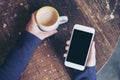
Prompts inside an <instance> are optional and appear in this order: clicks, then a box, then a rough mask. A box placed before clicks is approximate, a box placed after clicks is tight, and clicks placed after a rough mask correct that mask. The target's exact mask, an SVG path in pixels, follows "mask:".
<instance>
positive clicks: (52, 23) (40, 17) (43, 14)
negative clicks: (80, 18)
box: [36, 6, 68, 31]
mask: <svg viewBox="0 0 120 80" xmlns="http://www.w3.org/2000/svg"><path fill="white" fill-rule="evenodd" d="M36 21H37V24H38V27H39V28H40V29H41V30H43V31H50V30H54V29H57V28H58V26H59V25H60V24H63V23H66V22H67V21H68V17H67V16H59V13H58V11H57V10H56V9H55V8H54V7H51V6H45V7H42V8H40V9H39V10H38V11H37V12H36Z"/></svg>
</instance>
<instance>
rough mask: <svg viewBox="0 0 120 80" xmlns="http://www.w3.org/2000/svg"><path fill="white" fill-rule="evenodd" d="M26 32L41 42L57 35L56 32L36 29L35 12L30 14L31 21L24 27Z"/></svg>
mask: <svg viewBox="0 0 120 80" xmlns="http://www.w3.org/2000/svg"><path fill="white" fill-rule="evenodd" d="M26 31H28V32H30V33H32V34H33V35H35V36H37V37H38V38H40V39H41V40H43V39H45V38H47V37H49V36H51V35H53V34H55V33H57V30H51V31H47V32H44V31H41V30H40V29H39V28H38V25H37V23H36V21H35V12H34V13H33V14H32V16H31V20H30V21H29V23H28V24H27V26H26Z"/></svg>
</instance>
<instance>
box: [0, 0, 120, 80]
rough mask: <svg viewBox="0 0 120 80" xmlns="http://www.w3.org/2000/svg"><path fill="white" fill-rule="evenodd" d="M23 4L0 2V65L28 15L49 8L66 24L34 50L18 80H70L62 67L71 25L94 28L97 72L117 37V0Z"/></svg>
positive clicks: (19, 0)
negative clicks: (56, 11)
mask: <svg viewBox="0 0 120 80" xmlns="http://www.w3.org/2000/svg"><path fill="white" fill-rule="evenodd" d="M27 1H28V3H27ZM27 1H26V0H0V21H1V22H0V63H2V62H3V61H4V59H5V57H6V56H7V55H8V52H9V51H10V49H11V48H13V47H14V46H15V43H16V40H17V38H18V37H19V35H21V34H22V32H23V31H24V29H25V26H26V24H27V22H28V21H29V19H30V13H32V12H34V11H36V10H37V9H39V8H40V7H42V6H46V5H50V6H53V7H55V8H56V9H57V10H58V11H59V13H60V16H64V15H65V16H68V18H69V21H68V23H66V24H63V25H60V26H59V28H58V33H57V34H55V35H54V36H51V37H50V38H49V39H46V40H44V41H43V42H42V44H40V45H39V46H38V47H37V48H36V50H35V52H34V54H33V57H32V58H31V60H30V62H29V64H28V66H27V67H26V70H25V71H24V73H23V76H22V77H21V80H70V78H71V80H73V75H72V74H73V71H72V69H69V68H66V67H65V66H64V65H63V62H64V58H63V54H64V53H65V52H66V51H65V50H64V48H65V46H66V44H65V42H66V40H69V38H70V35H71V31H72V28H73V26H74V24H82V25H86V26H91V27H94V28H95V30H96V34H95V39H94V41H95V42H96V50H97V52H96V56H97V71H100V69H102V67H103V65H104V64H105V63H106V62H107V60H108V59H109V58H110V56H111V55H112V53H113V51H114V49H115V46H116V44H117V41H118V38H119V35H120V18H119V17H120V1H119V0H59V1H58V0H44V1H43V0H27ZM68 74H69V75H68Z"/></svg>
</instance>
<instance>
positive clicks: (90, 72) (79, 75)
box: [74, 66, 96, 80]
mask: <svg viewBox="0 0 120 80" xmlns="http://www.w3.org/2000/svg"><path fill="white" fill-rule="evenodd" d="M74 78H75V80H96V68H95V66H93V67H86V68H85V70H84V71H77V70H75V72H74Z"/></svg>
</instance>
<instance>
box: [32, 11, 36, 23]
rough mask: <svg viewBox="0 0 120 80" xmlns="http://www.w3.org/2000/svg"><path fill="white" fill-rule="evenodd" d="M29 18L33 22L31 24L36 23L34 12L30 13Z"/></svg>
mask: <svg viewBox="0 0 120 80" xmlns="http://www.w3.org/2000/svg"><path fill="white" fill-rule="evenodd" d="M31 20H32V23H33V24H37V23H36V20H35V12H34V13H33V14H32V16H31Z"/></svg>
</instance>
